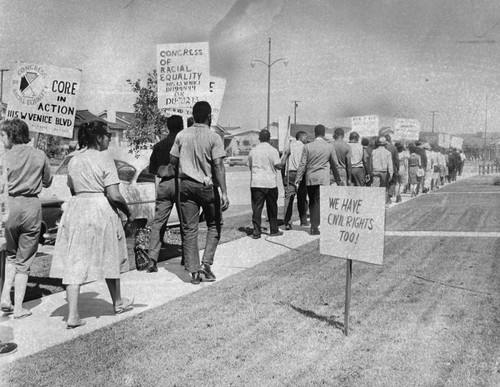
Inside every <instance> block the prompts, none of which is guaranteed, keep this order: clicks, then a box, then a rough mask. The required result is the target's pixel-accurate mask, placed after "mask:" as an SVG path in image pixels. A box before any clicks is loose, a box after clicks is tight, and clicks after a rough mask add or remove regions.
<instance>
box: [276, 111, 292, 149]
mask: <svg viewBox="0 0 500 387" xmlns="http://www.w3.org/2000/svg"><path fill="white" fill-rule="evenodd" d="M289 148H290V116H288V117H287V116H280V117H278V150H279V151H280V152H283V151H284V150H285V149H289Z"/></svg>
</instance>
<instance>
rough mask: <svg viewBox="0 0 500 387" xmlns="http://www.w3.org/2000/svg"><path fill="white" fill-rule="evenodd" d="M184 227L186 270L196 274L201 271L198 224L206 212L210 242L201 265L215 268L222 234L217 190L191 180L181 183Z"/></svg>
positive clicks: (207, 244)
mask: <svg viewBox="0 0 500 387" xmlns="http://www.w3.org/2000/svg"><path fill="white" fill-rule="evenodd" d="M180 197H181V213H182V226H183V229H184V259H185V265H186V270H187V271H189V272H190V273H196V272H197V271H198V270H199V269H200V254H199V250H198V222H199V216H200V208H203V213H204V214H205V220H206V223H207V238H206V245H205V252H204V253H203V258H202V260H201V263H202V264H207V265H212V264H213V262H214V255H215V250H216V249H217V245H218V244H219V240H220V234H221V224H220V213H221V211H220V201H217V200H215V192H214V187H213V186H211V185H204V184H202V183H198V182H196V181H192V180H181V182H180Z"/></svg>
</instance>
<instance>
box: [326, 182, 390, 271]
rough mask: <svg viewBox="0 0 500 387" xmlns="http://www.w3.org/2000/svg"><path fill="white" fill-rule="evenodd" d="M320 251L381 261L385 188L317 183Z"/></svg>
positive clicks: (374, 262) (353, 258)
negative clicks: (318, 191)
mask: <svg viewBox="0 0 500 387" xmlns="http://www.w3.org/2000/svg"><path fill="white" fill-rule="evenodd" d="M320 198H321V199H320V213H321V236H320V248H319V251H320V253H321V254H325V255H331V256H334V257H337V258H344V259H352V260H356V261H360V262H366V263H372V264H375V265H382V263H383V258H384V229H385V188H367V187H350V186H349V187H348V186H322V187H320Z"/></svg>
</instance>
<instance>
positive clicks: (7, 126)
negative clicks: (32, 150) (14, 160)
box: [0, 118, 30, 145]
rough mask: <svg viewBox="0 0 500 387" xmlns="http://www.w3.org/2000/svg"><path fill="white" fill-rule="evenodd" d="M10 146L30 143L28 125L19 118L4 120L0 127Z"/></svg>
mask: <svg viewBox="0 0 500 387" xmlns="http://www.w3.org/2000/svg"><path fill="white" fill-rule="evenodd" d="M0 130H3V131H4V132H5V134H6V135H7V137H8V138H9V140H10V141H11V142H12V144H14V145H15V144H27V143H28V142H30V131H29V129H28V124H26V122H24V121H23V120H20V119H19V118H14V119H13V120H5V121H4V122H2V124H1V126H0Z"/></svg>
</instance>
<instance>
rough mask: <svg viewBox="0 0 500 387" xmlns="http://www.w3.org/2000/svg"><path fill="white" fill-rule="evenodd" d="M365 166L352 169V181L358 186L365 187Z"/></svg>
mask: <svg viewBox="0 0 500 387" xmlns="http://www.w3.org/2000/svg"><path fill="white" fill-rule="evenodd" d="M365 176H366V173H365V168H364V167H355V168H353V169H352V171H351V181H352V183H353V184H354V185H355V186H356V187H364V186H365V185H366V183H365Z"/></svg>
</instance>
